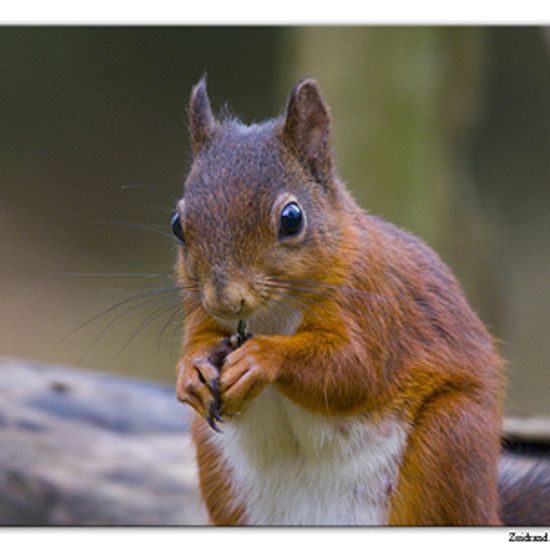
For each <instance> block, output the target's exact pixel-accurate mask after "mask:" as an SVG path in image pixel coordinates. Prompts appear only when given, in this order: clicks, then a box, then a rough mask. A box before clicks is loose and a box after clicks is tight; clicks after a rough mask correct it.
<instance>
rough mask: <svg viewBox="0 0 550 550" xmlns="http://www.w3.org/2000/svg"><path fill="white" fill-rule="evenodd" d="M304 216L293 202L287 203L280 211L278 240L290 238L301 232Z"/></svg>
mask: <svg viewBox="0 0 550 550" xmlns="http://www.w3.org/2000/svg"><path fill="white" fill-rule="evenodd" d="M303 225H304V214H303V212H302V209H301V208H300V207H299V206H298V204H296V203H295V202H289V203H288V204H287V205H286V206H285V207H284V208H283V210H282V211H281V221H280V227H279V238H284V237H292V236H294V235H297V234H298V233H300V231H301V230H302V227H303Z"/></svg>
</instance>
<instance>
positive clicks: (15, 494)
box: [0, 359, 207, 525]
mask: <svg viewBox="0 0 550 550" xmlns="http://www.w3.org/2000/svg"><path fill="white" fill-rule="evenodd" d="M0 396H1V398H0V434H1V435H0V438H1V439H0V441H1V442H2V443H1V446H0V525H197V524H205V523H206V522H207V516H206V512H205V510H204V508H203V507H202V504H201V502H200V499H199V494H198V488H197V475H196V470H195V457H194V449H193V446H192V444H191V440H190V434H189V415H188V412H187V411H186V408H185V407H183V406H182V405H181V404H179V403H178V402H177V401H176V399H175V395H174V389H173V388H171V387H165V386H163V385H160V384H154V383H150V382H141V381H137V380H129V379H124V378H119V377H116V376H111V375H107V374H99V373H95V372H88V371H84V370H80V369H70V368H64V367H58V366H50V365H36V364H29V363H23V362H20V361H15V360H9V359H6V360H1V361H0Z"/></svg>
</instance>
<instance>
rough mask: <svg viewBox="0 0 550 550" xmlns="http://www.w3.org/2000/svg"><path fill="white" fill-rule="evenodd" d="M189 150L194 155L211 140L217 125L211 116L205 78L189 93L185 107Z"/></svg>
mask: <svg viewBox="0 0 550 550" xmlns="http://www.w3.org/2000/svg"><path fill="white" fill-rule="evenodd" d="M187 117H188V121H189V133H190V135H191V149H192V150H193V154H194V155H196V154H197V153H198V152H199V151H200V150H201V149H202V148H203V147H204V145H205V144H206V143H208V142H209V141H210V139H211V138H212V136H213V134H214V132H215V130H216V127H217V125H218V123H217V122H216V119H215V118H214V115H213V114H212V107H211V106H210V100H209V99H208V92H207V91H206V77H205V76H203V77H202V78H201V79H200V80H199V82H198V83H197V84H196V85H195V87H194V88H193V90H192V92H191V99H190V100H189V105H188V107H187Z"/></svg>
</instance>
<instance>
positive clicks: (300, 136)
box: [283, 79, 332, 185]
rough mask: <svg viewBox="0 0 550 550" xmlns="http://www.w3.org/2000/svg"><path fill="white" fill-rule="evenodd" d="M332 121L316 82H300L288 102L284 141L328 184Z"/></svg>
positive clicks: (320, 179)
mask: <svg viewBox="0 0 550 550" xmlns="http://www.w3.org/2000/svg"><path fill="white" fill-rule="evenodd" d="M330 127H331V119H330V113H329V109H328V106H327V105H326V104H325V102H324V101H323V98H322V97H321V90H320V89H319V85H318V84H317V82H315V80H312V79H306V80H302V81H301V82H299V83H298V84H297V85H296V86H295V88H294V90H292V93H291V94H290V99H289V102H288V107H287V111H286V116H285V120H284V124H283V140H284V141H285V142H286V143H287V144H288V145H289V146H290V148H291V150H292V151H293V152H294V154H295V155H296V156H297V157H298V160H299V161H300V162H301V163H302V164H303V165H304V167H305V168H306V169H307V170H309V172H310V173H311V175H312V176H313V178H314V179H315V180H316V181H318V182H319V183H321V184H323V185H328V184H329V182H330V180H331V177H332V153H331V149H330Z"/></svg>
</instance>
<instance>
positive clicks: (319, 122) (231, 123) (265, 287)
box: [172, 78, 345, 319]
mask: <svg viewBox="0 0 550 550" xmlns="http://www.w3.org/2000/svg"><path fill="white" fill-rule="evenodd" d="M188 117H189V128H190V136H191V146H192V152H193V163H192V166H191V170H190V173H189V175H188V178H187V181H186V184H185V192H184V196H183V198H182V199H181V200H180V201H179V203H178V205H177V211H176V214H175V215H174V218H173V220H172V228H173V230H174V233H175V234H176V236H177V237H178V239H179V240H180V242H181V255H180V260H179V264H178V265H179V270H180V276H181V279H182V281H183V282H184V283H185V284H186V287H187V288H189V287H194V290H195V291H196V293H197V296H199V298H200V301H201V303H202V305H203V307H204V308H205V309H206V310H207V311H208V312H209V313H210V314H211V315H213V316H215V317H217V318H222V319H238V318H240V319H244V318H248V317H251V316H252V315H254V314H255V313H256V312H258V311H259V310H263V309H269V308H270V307H271V306H272V305H274V304H277V303H280V302H281V301H284V300H286V299H288V300H294V302H297V301H298V298H299V297H297V296H296V292H297V291H296V290H293V287H294V289H295V288H297V287H299V286H300V284H301V283H303V284H302V288H304V289H306V290H307V288H313V285H314V284H315V282H316V281H320V280H323V277H324V275H326V273H324V271H325V270H326V268H327V266H328V265H331V262H334V261H335V258H336V256H337V254H336V250H338V248H339V247H338V242H339V240H340V238H341V231H340V228H339V223H338V220H339V215H341V212H342V210H343V208H344V206H343V204H342V202H343V201H342V200H341V199H342V197H343V196H344V194H345V191H344V190H343V188H342V184H341V183H339V182H338V180H337V179H336V177H335V176H334V172H333V163H332V158H331V147H330V126H331V122H330V114H329V110H328V108H327V106H326V104H325V102H324V101H323V99H322V97H321V94H320V90H319V87H318V85H317V84H316V82H315V81H313V80H304V81H302V82H300V83H298V84H297V86H296V87H295V88H294V90H293V91H292V93H291V95H290V99H289V101H288V105H287V108H286V110H285V112H284V114H283V115H282V116H280V117H278V118H276V119H273V120H269V121H267V122H264V123H262V124H253V125H250V126H246V125H244V124H242V123H241V122H239V121H237V120H235V119H231V118H226V119H224V120H221V121H219V120H217V119H216V117H215V116H214V115H213V113H212V109H211V107H210V101H209V99H208V95H207V91H206V81H205V79H204V78H203V79H202V80H201V81H200V82H199V83H198V84H197V85H196V86H195V87H194V88H193V91H192V94H191V98H190V101H189V106H188ZM344 202H345V201H344ZM332 267H335V266H334V264H333V265H331V268H332ZM306 290H304V293H305V292H306ZM293 293H294V295H293Z"/></svg>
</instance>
